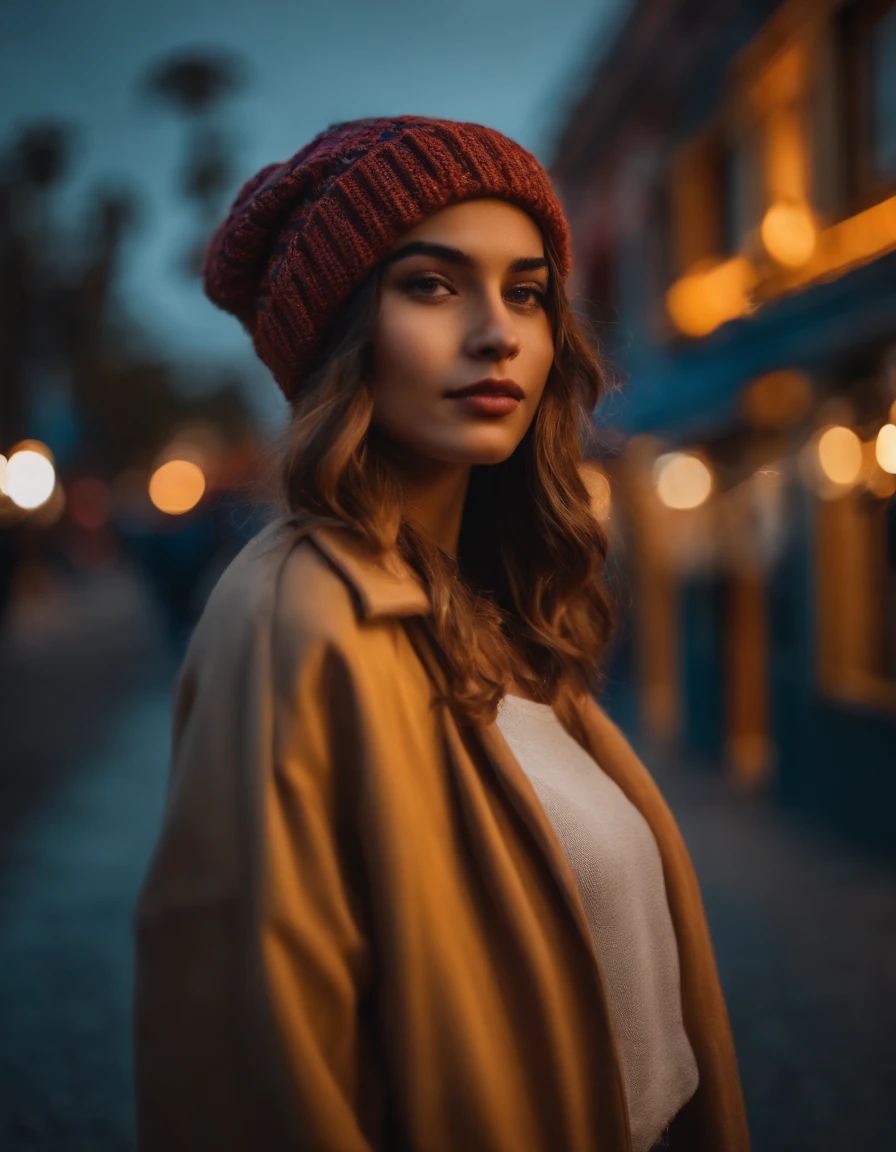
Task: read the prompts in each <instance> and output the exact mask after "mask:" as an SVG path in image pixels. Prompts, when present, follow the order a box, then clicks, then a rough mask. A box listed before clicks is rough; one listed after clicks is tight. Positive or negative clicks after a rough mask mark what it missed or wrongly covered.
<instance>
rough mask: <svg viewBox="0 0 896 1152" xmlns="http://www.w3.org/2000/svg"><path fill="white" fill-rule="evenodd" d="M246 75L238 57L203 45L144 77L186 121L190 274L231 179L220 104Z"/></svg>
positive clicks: (184, 185)
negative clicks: (193, 230) (193, 216)
mask: <svg viewBox="0 0 896 1152" xmlns="http://www.w3.org/2000/svg"><path fill="white" fill-rule="evenodd" d="M245 80H246V69H245V66H244V65H243V64H242V63H241V62H240V61H239V60H237V58H236V57H234V56H231V55H229V54H224V53H215V52H210V51H205V52H191V53H186V54H181V55H178V56H174V57H170V58H169V59H167V60H165V61H163V62H162V63H161V64H159V65H157V66H155V67H154V68H152V69H151V70H150V72H149V73H148V74H147V76H146V79H145V82H144V89H145V91H146V92H147V93H148V94H149V95H151V96H153V97H156V98H159V99H162V100H164V101H165V102H167V103H168V104H170V105H171V106H172V107H174V108H175V110H176V111H177V112H178V113H179V114H180V115H181V116H182V117H184V119H185V121H186V124H187V139H186V143H185V148H184V159H183V162H182V164H181V171H180V187H181V191H182V192H183V193H184V194H185V195H186V196H187V198H188V199H189V200H190V201H192V203H193V204H194V206H195V207H196V210H197V215H198V221H199V228H198V234H197V236H196V237H194V239H193V240H192V241H191V242H190V243H189V244H188V245H187V251H186V256H185V257H184V260H183V263H182V267H183V269H184V271H186V272H187V273H188V274H189V275H192V276H198V275H199V274H200V272H201V270H202V261H203V258H204V256H205V248H206V244H207V242H208V237H209V235H210V233H211V231H212V229H213V228H214V226H215V225H216V224H217V222H218V219H219V217H220V215H221V214H222V211H223V201H224V197H225V195H226V194H227V192H228V191H229V190H230V188H231V186H232V184H233V163H232V159H233V149H232V144H231V140H230V137H229V135H228V133H227V132H226V131H225V130H224V128H223V126H222V124H221V123H220V111H221V106H222V104H223V102H224V101H225V99H226V98H227V97H228V96H230V95H232V94H234V93H235V92H237V91H239V90H240V89H242V88H243V87H244V85H245Z"/></svg>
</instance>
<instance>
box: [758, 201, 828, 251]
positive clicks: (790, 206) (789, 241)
mask: <svg viewBox="0 0 896 1152" xmlns="http://www.w3.org/2000/svg"><path fill="white" fill-rule="evenodd" d="M759 232H760V235H761V237H762V243H763V244H764V246H765V250H766V252H768V254H769V256H771V258H772V259H773V260H776V261H777V262H778V263H779V264H783V265H784V266H785V267H787V268H799V267H801V266H802V265H803V264H805V263H806V262H807V261H808V260H809V258H810V257H811V256H812V253H813V252H814V251H815V244H816V242H817V239H818V233H817V231H816V228H815V221H814V220H813V219H812V213H811V212H810V211H809V208H808V207H807V205H805V204H802V203H788V202H787V201H784V200H779V201H778V202H777V203H775V204H772V206H771V208H769V210H768V211H767V212H766V214H765V216H764V217H763V220H762V224H761V226H760V229H759Z"/></svg>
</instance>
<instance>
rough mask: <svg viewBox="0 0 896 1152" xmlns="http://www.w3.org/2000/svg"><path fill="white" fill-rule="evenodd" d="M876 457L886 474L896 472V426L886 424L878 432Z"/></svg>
mask: <svg viewBox="0 0 896 1152" xmlns="http://www.w3.org/2000/svg"><path fill="white" fill-rule="evenodd" d="M874 455H875V457H876V458H877V462H878V464H880V466H881V468H883V470H884V472H896V425H894V424H884V426H883V428H881V430H880V432H878V434H877V442H876V444H875V445H874Z"/></svg>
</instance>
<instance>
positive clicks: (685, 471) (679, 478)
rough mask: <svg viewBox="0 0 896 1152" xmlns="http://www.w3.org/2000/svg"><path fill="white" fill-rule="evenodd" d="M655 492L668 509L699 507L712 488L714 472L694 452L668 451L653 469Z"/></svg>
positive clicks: (659, 458)
mask: <svg viewBox="0 0 896 1152" xmlns="http://www.w3.org/2000/svg"><path fill="white" fill-rule="evenodd" d="M653 475H654V482H655V483H656V493H657V496H658V497H659V498H660V500H661V501H662V503H663V504H665V505H666V507H667V508H675V509H680V510H687V509H690V508H698V507H699V506H700V505H701V504H703V503H704V502H705V501H706V500H707V499H708V498H709V494H710V492H711V491H712V473H711V472H710V470H709V468H708V467H707V466H706V464H704V462H703V461H702V460H701V459H700V458H699V456H695V455H694V454H693V453H692V452H667V453H666V454H665V455H663V456H660V457H658V458H657V461H656V463H655V464H654V469H653Z"/></svg>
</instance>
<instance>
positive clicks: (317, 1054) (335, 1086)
mask: <svg viewBox="0 0 896 1152" xmlns="http://www.w3.org/2000/svg"><path fill="white" fill-rule="evenodd" d="M569 271H570V249H569V235H568V225H567V222H566V220H565V218H564V215H563V212H562V209H561V207H560V205H559V203H558V201H557V199H556V197H555V194H554V192H553V190H552V188H551V184H550V181H549V179H548V176H547V174H546V173H545V171H544V169H543V168H542V167H541V165H540V164H539V163H538V161H537V160H536V159H535V157H534V156H532V155H531V154H530V153H529V152H527V151H525V150H524V149H523V148H521V147H520V146H519V145H518V144H516V143H514V142H513V141H511V140H509V139H508V138H507V137H505V136H503V135H501V134H500V133H498V132H496V131H494V130H491V129H488V128H485V127H482V126H480V125H476V124H470V123H459V122H454V121H448V120H435V119H427V118H423V117H412V116H399V117H396V118H394V119H366V120H358V121H350V122H346V123H342V124H335V125H332V126H331V127H329V128H328V129H327V130H326V131H324V132H322V133H321V134H320V135H318V136H317V137H316V138H315V139H314V140H313V141H312V142H311V143H310V144H308V145H307V146H306V147H305V148H303V149H302V150H301V151H300V152H298V153H297V154H296V155H295V156H293V157H292V158H291V159H290V160H288V161H286V162H285V163H283V164H275V165H271V166H269V167H267V168H264V169H263V170H262V171H261V172H259V173H258V175H257V176H255V177H254V178H253V179H252V180H250V181H249V182H248V183H247V184H246V185H245V186H244V187H243V189H242V190H241V192H240V193H239V196H238V197H237V199H236V201H235V203H234V205H233V208H232V209H231V212H230V214H229V216H228V218H227V220H226V221H225V222H224V224H223V225H222V226H221V228H220V229H219V231H218V232H217V233H216V235H215V237H214V238H213V240H212V243H211V246H210V248H209V252H208V256H207V259H206V265H205V284H206V290H207V292H208V293H209V295H210V297H211V298H212V299H213V300H214V301H215V302H216V303H217V304H219V305H220V306H221V307H223V308H225V309H227V310H229V311H231V312H232V313H234V314H235V315H236V316H237V317H238V318H239V319H240V320H241V321H242V323H243V324H244V325H245V326H246V327H247V329H248V330H249V331H250V332H251V334H252V336H253V339H254V343H255V347H256V349H257V351H258V353H259V355H260V357H261V358H262V360H264V362H265V363H266V364H267V365H268V366H269V368H270V369H271V371H272V372H273V374H274V376H275V378H276V379H277V381H278V383H279V384H280V386H281V388H282V389H283V391H284V393H285V394H286V396H287V398H288V399H289V401H290V404H291V407H292V420H291V427H290V432H289V439H288V442H287V443H286V445H285V447H284V453H283V462H282V483H283V495H284V505H285V508H284V513H283V515H282V516H281V517H280V518H278V519H277V520H276V521H275V522H274V523H273V524H271V525H270V526H269V527H268V528H266V529H265V530H264V531H263V532H262V533H261V534H260V535H259V536H257V537H256V538H255V539H254V540H253V541H252V542H250V543H249V544H248V545H247V547H246V548H245V549H244V550H243V551H242V552H241V554H240V555H239V557H238V558H237V559H236V560H235V561H234V563H233V564H231V565H230V567H229V568H228V570H227V571H226V573H225V574H224V576H223V577H222V579H221V580H220V582H219V583H218V585H217V586H216V588H215V590H214V592H213V593H212V596H211V598H210V601H209V603H208V605H207V607H206V610H205V612H204V614H203V617H202V619H201V621H200V623H199V625H198V627H197V629H196V631H195V633H194V635H193V638H192V641H191V644H190V648H189V650H188V653H187V656H186V659H185V662H184V665H183V668H182V671H181V676H180V680H179V684H178V691H177V699H176V706H175V712H174V739H173V763H172V769H171V778H170V785H169V799H168V805H167V810H166V814H165V819H164V826H163V828H162V832H161V838H160V842H159V844H158V847H157V850H156V852H155V855H154V858H153V860H152V863H151V865H150V869H149V873H148V875H147V877H146V880H145V883H144V886H143V890H142V893H141V897H140V901H139V906H138V909H137V917H136V930H137V983H136V1000H135V1045H136V1049H135V1054H136V1076H137V1104H138V1126H139V1135H140V1147H141V1149H143V1152H155V1150H158V1152H163V1150H164V1152H178V1150H180V1149H183V1150H186V1149H191V1150H196V1149H214V1150H215V1152H223V1150H225V1149H241V1150H244V1152H248V1150H250V1149H264V1150H265V1152H274V1150H276V1149H283V1150H286V1149H294V1148H297V1147H304V1148H309V1149H316V1150H320V1152H324V1150H332V1152H354V1150H369V1149H387V1150H392V1149H414V1150H419V1152H435V1150H439V1149H446V1150H447V1149H453V1150H459V1149H465V1150H466V1149H470V1150H480V1149H481V1150H483V1152H484V1150H486V1149H488V1150H498V1149H504V1150H507V1152H511V1150H512V1152H527V1150H532V1152H535V1150H539V1152H541V1150H543V1152H548V1150H550V1152H564V1150H569V1152H586V1150H587V1152H627V1150H629V1149H633V1150H634V1152H647V1150H648V1149H650V1148H652V1147H664V1148H669V1149H675V1150H687V1152H743V1150H745V1149H747V1148H748V1143H749V1142H748V1135H747V1129H746V1121H745V1117H744V1108H743V1101H742V1097H741V1091H740V1085H739V1080H738V1072H737V1066H736V1060H735V1054H734V1049H733V1044H732V1039H731V1034H730V1029H729V1025H728V1019H727V1015H726V1010H725V1005H724V1002H723V998H722V993H721V990H720V987H719V982H718V977H717V974H716V968H715V963H714V959H713V953H712V947H711V943H710V939H709V934H708V930H707V925H706V921H705V918H704V914H703V909H702V905H701V900H700V894H699V891H698V888H697V882H696V879H695V877H694V873H693V870H692V867H691V864H690V861H689V859H688V855H687V851H686V849H685V847H684V844H683V842H682V839H681V836H680V834H679V832H678V829H677V828H676V825H675V822H674V820H673V817H672V815H671V813H670V812H669V810H668V808H667V807H666V805H665V803H664V802H663V800H662V798H661V797H660V795H659V792H658V791H657V789H656V787H655V785H654V784H653V782H652V780H651V777H650V776H649V774H648V773H647V771H646V769H645V768H644V766H643V765H642V764H641V763H640V762H639V760H638V759H637V757H636V755H635V753H634V752H633V751H632V749H631V748H630V746H629V745H628V743H627V742H626V740H625V739H624V737H623V736H622V734H621V732H620V731H619V730H618V728H616V727H615V726H614V724H613V723H612V722H611V721H610V720H609V719H608V717H607V716H606V715H605V713H604V712H603V711H602V709H601V708H600V707H599V705H598V704H597V703H596V701H595V698H594V695H593V694H592V693H593V690H594V689H595V688H596V686H597V683H596V680H595V669H596V668H598V666H599V664H600V660H601V656H602V654H603V653H604V651H605V649H606V645H607V642H608V638H609V635H610V630H611V610H610V606H609V603H608V599H607V595H606V592H605V590H604V587H603V584H602V570H603V566H604V561H605V557H606V549H607V542H606V537H605V535H604V532H603V530H602V528H601V527H600V525H599V523H598V521H597V519H596V517H595V516H594V515H593V513H592V510H591V507H590V504H589V497H588V492H587V489H586V487H585V485H584V483H583V481H582V478H581V475H580V466H581V463H582V441H583V436H584V433H585V431H586V430H587V428H588V424H589V418H590V413H591V411H592V410H593V408H594V406H595V404H596V402H597V399H598V397H599V395H600V393H601V391H602V388H603V372H602V368H601V364H600V361H599V360H598V358H597V356H596V353H595V352H594V351H593V350H592V348H591V347H590V346H589V344H588V341H587V340H586V338H585V336H584V334H583V333H582V331H581V330H580V329H579V327H578V325H577V322H576V319H575V316H574V314H573V312H572V309H571V306H570V303H569V300H568V298H567V295H566V290H565V287H564V282H565V280H566V279H567V277H568V274H569Z"/></svg>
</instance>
